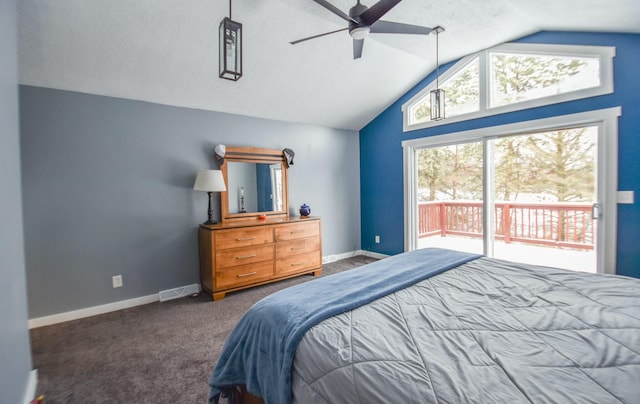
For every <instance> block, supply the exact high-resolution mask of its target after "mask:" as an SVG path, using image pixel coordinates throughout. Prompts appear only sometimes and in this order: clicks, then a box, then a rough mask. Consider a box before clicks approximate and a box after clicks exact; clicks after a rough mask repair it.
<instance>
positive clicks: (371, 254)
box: [356, 250, 389, 260]
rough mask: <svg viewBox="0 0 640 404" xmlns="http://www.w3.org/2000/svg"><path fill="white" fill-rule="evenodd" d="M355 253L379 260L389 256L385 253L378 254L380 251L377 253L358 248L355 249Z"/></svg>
mask: <svg viewBox="0 0 640 404" xmlns="http://www.w3.org/2000/svg"><path fill="white" fill-rule="evenodd" d="M356 255H366V256H367V257H371V258H377V259H379V260H381V259H384V258H389V255H387V254H380V253H377V252H373V251H366V250H358V251H356Z"/></svg>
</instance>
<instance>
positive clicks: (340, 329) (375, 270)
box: [210, 249, 640, 404]
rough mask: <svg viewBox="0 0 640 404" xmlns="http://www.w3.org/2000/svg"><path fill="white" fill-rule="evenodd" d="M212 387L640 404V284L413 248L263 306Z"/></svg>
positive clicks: (258, 394) (329, 399) (400, 399)
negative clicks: (410, 250)
mask: <svg viewBox="0 0 640 404" xmlns="http://www.w3.org/2000/svg"><path fill="white" fill-rule="evenodd" d="M210 385H211V394H210V402H217V401H218V399H219V397H220V396H231V397H232V400H233V401H234V402H265V403H267V404H270V403H278V404H280V403H283V404H284V403H290V402H293V403H301V404H302V403H305V404H307V403H350V404H352V403H387V402H395V403H488V402H492V403H493V402H496V403H497V402H509V403H520V402H522V403H531V402H533V403H550V402H551V403H571V402H575V403H638V402H640V279H634V278H628V277H622V276H615V275H601V274H587V273H580V272H572V271H567V270H562V269H555V268H548V267H538V266H532V265H524V264H517V263H513V262H509V261H503V260H498V259H491V258H488V257H485V256H479V255H472V254H468V253H462V252H457V251H452V250H444V249H422V250H417V251H413V252H409V253H404V254H399V255H396V256H393V257H390V258H386V259H384V260H380V261H377V262H374V263H371V264H368V265H365V266H362V267H359V268H356V269H352V270H350V271H346V272H343V273H340V274H337V275H333V276H328V277H323V278H320V279H317V280H314V281H311V282H307V283H305V284H301V285H297V286H294V287H291V288H287V289H284V290H282V291H280V292H277V293H275V294H273V295H270V296H268V297H266V298H264V299H262V300H261V301H259V302H258V303H256V304H255V305H254V306H253V307H252V308H251V309H250V310H249V311H248V312H247V313H246V314H245V315H244V317H243V318H242V319H241V320H240V321H239V322H238V324H237V325H236V327H235V328H234V330H233V331H232V333H231V335H230V336H229V338H228V339H227V341H226V343H225V346H224V348H223V351H222V353H221V356H220V359H219V361H218V363H217V365H216V367H215V369H214V372H213V375H212V377H211V380H210Z"/></svg>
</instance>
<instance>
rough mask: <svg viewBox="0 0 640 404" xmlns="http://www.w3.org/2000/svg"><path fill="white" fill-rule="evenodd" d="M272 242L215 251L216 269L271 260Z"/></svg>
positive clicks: (272, 252)
mask: <svg viewBox="0 0 640 404" xmlns="http://www.w3.org/2000/svg"><path fill="white" fill-rule="evenodd" d="M273 258H274V251H273V244H265V245H257V246H251V247H242V248H233V249H227V250H222V251H218V252H216V270H218V269H222V268H229V267H235V266H238V265H244V264H251V263H254V262H260V261H267V260H273Z"/></svg>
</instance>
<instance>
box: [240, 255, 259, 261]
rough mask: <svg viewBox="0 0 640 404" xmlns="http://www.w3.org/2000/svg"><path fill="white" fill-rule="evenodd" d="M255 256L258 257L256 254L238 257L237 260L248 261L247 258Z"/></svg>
mask: <svg viewBox="0 0 640 404" xmlns="http://www.w3.org/2000/svg"><path fill="white" fill-rule="evenodd" d="M255 256H256V254H249V255H241V256H238V257H236V259H237V260H244V259H247V258H253V257H255Z"/></svg>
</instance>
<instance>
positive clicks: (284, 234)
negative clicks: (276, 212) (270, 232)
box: [276, 220, 320, 241]
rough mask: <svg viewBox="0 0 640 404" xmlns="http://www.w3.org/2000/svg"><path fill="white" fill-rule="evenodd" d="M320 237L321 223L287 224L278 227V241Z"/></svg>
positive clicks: (317, 221) (312, 221)
mask: <svg viewBox="0 0 640 404" xmlns="http://www.w3.org/2000/svg"><path fill="white" fill-rule="evenodd" d="M319 235H320V221H319V220H311V221H308V222H302V223H295V224H286V225H283V226H278V227H276V241H286V240H293V239H296V238H303V237H312V236H319Z"/></svg>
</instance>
